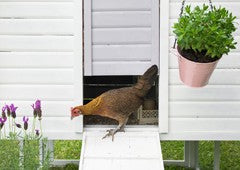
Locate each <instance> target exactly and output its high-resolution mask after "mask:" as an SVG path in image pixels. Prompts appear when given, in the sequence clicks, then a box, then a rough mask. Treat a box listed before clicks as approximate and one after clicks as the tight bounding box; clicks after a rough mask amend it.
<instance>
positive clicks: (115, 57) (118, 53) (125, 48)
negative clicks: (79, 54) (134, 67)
mask: <svg viewBox="0 0 240 170" xmlns="http://www.w3.org/2000/svg"><path fill="white" fill-rule="evenodd" d="M150 53H151V45H150V44H145V45H144V44H136V45H93V61H109V60H110V61H136V60H140V61H151V57H150V56H149V54H150Z"/></svg>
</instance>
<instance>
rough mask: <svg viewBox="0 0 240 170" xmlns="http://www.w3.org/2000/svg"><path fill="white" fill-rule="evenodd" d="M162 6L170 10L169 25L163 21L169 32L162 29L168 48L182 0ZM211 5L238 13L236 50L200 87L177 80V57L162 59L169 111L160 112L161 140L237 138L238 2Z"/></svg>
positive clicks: (239, 16)
mask: <svg viewBox="0 0 240 170" xmlns="http://www.w3.org/2000/svg"><path fill="white" fill-rule="evenodd" d="M202 2H205V3H208V1H206V0H205V1H201V0H188V1H187V4H190V3H191V5H192V7H194V6H195V5H199V4H202ZM165 3H166V2H165ZM165 5H166V8H167V9H169V24H168V23H166V22H164V23H163V24H167V25H169V31H165V32H166V33H167V35H169V36H168V37H169V49H170V48H172V46H173V43H174V36H173V32H172V26H173V23H174V22H176V21H177V18H178V16H179V13H180V8H181V0H170V1H169V3H166V4H165ZM168 5H169V7H167V6H168ZM213 5H216V6H219V5H221V6H223V7H226V8H227V9H229V10H231V11H232V13H233V14H234V15H236V16H237V20H236V21H237V23H236V26H237V28H238V29H237V31H236V32H235V33H234V36H235V40H236V41H237V42H238V44H237V49H235V50H233V51H232V52H231V53H229V55H228V56H224V57H223V58H222V59H221V61H220V63H219V64H218V66H217V69H216V70H215V71H214V74H213V75H212V78H211V80H210V82H209V85H208V86H206V87H204V88H201V89H194V88H189V87H186V86H184V85H183V84H182V83H181V82H180V79H179V75H178V63H177V57H176V56H174V55H173V54H171V53H169V61H166V60H163V61H164V62H165V63H167V64H168V63H169V64H168V69H166V70H164V71H165V72H166V71H167V72H168V74H169V76H168V79H169V81H168V82H169V83H168V84H169V87H168V90H169V93H168V94H169V96H168V97H169V98H168V101H169V103H168V109H169V110H168V112H165V113H162V117H163V118H164V120H165V121H166V120H167V117H168V118H169V120H168V121H167V122H168V126H167V125H166V124H165V125H163V126H162V132H164V131H165V132H167V131H168V132H169V133H168V135H163V136H162V138H163V139H164V138H167V139H184V140H188V139H224V140H231V139H238V140H239V139H240V133H239V132H240V25H239V24H240V10H239V9H240V1H239V0H213ZM161 17H162V16H161ZM160 20H161V18H160ZM160 30H161V25H160ZM165 36H166V35H165ZM160 43H163V42H162V41H161V42H160ZM160 57H165V56H160ZM162 64H164V63H162ZM163 76H164V75H163ZM162 84H163V85H166V83H164V82H162ZM160 89H161V87H160ZM159 97H161V96H159ZM165 104H166V103H165ZM167 114H168V115H167ZM166 115H167V116H166ZM164 120H160V123H161V122H163V121H164ZM160 127H161V125H160ZM167 128H168V129H167ZM160 130H161V129H160Z"/></svg>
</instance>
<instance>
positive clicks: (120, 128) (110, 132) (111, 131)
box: [102, 118, 128, 141]
mask: <svg viewBox="0 0 240 170" xmlns="http://www.w3.org/2000/svg"><path fill="white" fill-rule="evenodd" d="M127 121H128V118H127V119H125V121H124V122H123V123H121V124H119V125H118V127H117V128H116V129H109V130H107V132H108V133H107V134H106V135H105V136H103V138H102V139H105V138H106V137H108V136H112V141H114V135H115V134H116V133H117V132H125V130H124V126H125V125H126V123H127Z"/></svg>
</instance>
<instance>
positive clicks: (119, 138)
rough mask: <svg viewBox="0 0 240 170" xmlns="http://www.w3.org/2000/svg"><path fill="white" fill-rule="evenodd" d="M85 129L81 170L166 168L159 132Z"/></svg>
mask: <svg viewBox="0 0 240 170" xmlns="http://www.w3.org/2000/svg"><path fill="white" fill-rule="evenodd" d="M104 135H105V133H104V132H84V134H83V144H82V151H81V158H80V165H79V170H100V169H104V170H135V169H136V170H163V169H164V166H163V160H162V151H161V145H160V139H159V133H158V132H126V133H123V132H121V133H117V134H116V135H115V138H114V142H112V139H111V138H110V137H109V138H107V139H104V140H102V137H103V136H104Z"/></svg>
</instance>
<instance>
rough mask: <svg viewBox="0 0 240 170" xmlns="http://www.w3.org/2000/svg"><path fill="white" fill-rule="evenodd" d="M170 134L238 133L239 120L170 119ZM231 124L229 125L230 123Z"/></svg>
mask: <svg viewBox="0 0 240 170" xmlns="http://www.w3.org/2000/svg"><path fill="white" fill-rule="evenodd" d="M170 121H171V122H172V123H171V125H170V127H169V129H170V131H171V132H196V133H197V132H225V133H228V132H238V133H239V128H240V124H239V121H240V119H239V118H209V119H207V118H170ZM230 122H231V123H230Z"/></svg>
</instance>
